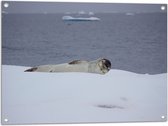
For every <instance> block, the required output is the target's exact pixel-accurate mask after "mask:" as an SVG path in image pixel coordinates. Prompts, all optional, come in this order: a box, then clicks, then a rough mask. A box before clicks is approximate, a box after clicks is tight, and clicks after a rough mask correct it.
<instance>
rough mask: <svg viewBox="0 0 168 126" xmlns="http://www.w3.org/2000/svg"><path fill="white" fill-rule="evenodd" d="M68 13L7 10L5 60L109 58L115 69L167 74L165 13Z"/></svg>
mask: <svg viewBox="0 0 168 126" xmlns="http://www.w3.org/2000/svg"><path fill="white" fill-rule="evenodd" d="M62 16H64V14H3V15H2V64H4V65H17V66H36V65H43V64H58V63H64V62H70V61H73V60H78V59H81V60H95V59H97V58H102V57H103V58H107V59H109V60H110V61H111V62H112V69H121V70H127V71H132V72H136V73H149V74H159V73H166V72H167V70H166V69H167V51H166V50H167V31H166V29H167V20H166V18H167V17H166V13H139V14H135V15H125V14H124V13H115V14H114V13H99V14H96V15H94V16H96V17H99V18H100V19H101V20H100V21H92V22H91V21H80V22H77V21H71V22H65V21H63V20H62Z"/></svg>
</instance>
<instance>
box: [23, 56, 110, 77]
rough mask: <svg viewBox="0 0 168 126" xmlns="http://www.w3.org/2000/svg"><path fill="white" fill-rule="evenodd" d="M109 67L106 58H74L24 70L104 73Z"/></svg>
mask: <svg viewBox="0 0 168 126" xmlns="http://www.w3.org/2000/svg"><path fill="white" fill-rule="evenodd" d="M110 69H111V62H110V61H109V60H108V59H104V58H103V59H97V60H94V61H82V60H74V61H72V62H70V63H63V64H57V65H41V66H37V67H33V68H30V69H27V70H25V72H86V73H97V74H105V73H107V72H108V71H109V70H110Z"/></svg>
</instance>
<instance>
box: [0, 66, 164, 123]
mask: <svg viewBox="0 0 168 126" xmlns="http://www.w3.org/2000/svg"><path fill="white" fill-rule="evenodd" d="M27 68H28V67H22V66H10V65H2V124H41V123H91V122H92V123H93V122H94V123H96V122H97V123H98V122H132V121H133V122H135V121H166V115H167V112H166V106H167V105H166V104H167V102H166V96H167V93H166V89H167V87H166V85H167V84H166V78H167V74H166V73H163V74H156V75H149V74H137V73H133V72H128V71H123V70H116V69H111V70H110V71H109V72H108V73H107V74H105V75H99V74H91V73H75V72H74V73H73V72H72V73H39V72H24V70H26V69H27Z"/></svg>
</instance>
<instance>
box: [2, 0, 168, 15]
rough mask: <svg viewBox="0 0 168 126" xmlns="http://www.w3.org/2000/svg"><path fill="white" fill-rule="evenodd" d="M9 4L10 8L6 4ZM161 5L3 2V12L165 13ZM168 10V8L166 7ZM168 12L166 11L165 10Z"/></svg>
mask: <svg viewBox="0 0 168 126" xmlns="http://www.w3.org/2000/svg"><path fill="white" fill-rule="evenodd" d="M5 3H8V5H9V6H8V7H4V4H5ZM161 6H165V7H166V5H160V4H116V3H115V4H112V3H62V2H49V3H48V2H11V1H10V2H2V11H3V12H8V13H44V12H47V13H60V12H79V11H85V12H89V11H93V12H163V10H161ZM166 8H167V7H166ZM164 11H165V12H166V10H164Z"/></svg>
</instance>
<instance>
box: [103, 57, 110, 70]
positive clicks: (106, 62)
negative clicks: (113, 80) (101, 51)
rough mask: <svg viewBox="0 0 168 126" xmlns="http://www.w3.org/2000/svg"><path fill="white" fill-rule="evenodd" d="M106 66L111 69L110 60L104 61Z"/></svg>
mask: <svg viewBox="0 0 168 126" xmlns="http://www.w3.org/2000/svg"><path fill="white" fill-rule="evenodd" d="M103 62H104V65H105V66H106V68H107V69H108V70H110V69H111V62H110V61H109V60H108V59H103Z"/></svg>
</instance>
